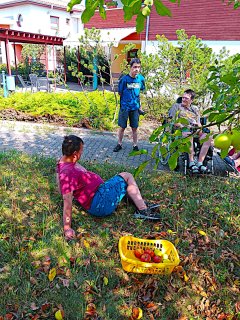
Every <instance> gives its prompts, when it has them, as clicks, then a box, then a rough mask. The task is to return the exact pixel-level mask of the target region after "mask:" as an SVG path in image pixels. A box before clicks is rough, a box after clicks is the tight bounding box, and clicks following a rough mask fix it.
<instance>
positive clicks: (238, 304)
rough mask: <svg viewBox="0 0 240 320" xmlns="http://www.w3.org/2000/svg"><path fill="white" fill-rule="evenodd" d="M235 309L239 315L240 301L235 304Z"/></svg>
mask: <svg viewBox="0 0 240 320" xmlns="http://www.w3.org/2000/svg"><path fill="white" fill-rule="evenodd" d="M235 309H236V312H237V313H238V312H240V301H238V302H236V303H235Z"/></svg>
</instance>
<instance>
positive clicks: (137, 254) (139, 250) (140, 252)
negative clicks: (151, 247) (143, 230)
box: [134, 248, 144, 259]
mask: <svg viewBox="0 0 240 320" xmlns="http://www.w3.org/2000/svg"><path fill="white" fill-rule="evenodd" d="M142 254H144V251H143V249H140V248H138V249H136V250H134V255H135V257H136V258H138V259H140V257H141V255H142Z"/></svg>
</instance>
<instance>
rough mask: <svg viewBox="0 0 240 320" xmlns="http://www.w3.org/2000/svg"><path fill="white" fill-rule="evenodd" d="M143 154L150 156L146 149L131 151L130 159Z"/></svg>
mask: <svg viewBox="0 0 240 320" xmlns="http://www.w3.org/2000/svg"><path fill="white" fill-rule="evenodd" d="M141 154H148V151H147V150H146V149H141V150H139V151H131V152H129V154H128V155H129V157H133V156H139V155H141Z"/></svg>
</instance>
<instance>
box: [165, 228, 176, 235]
mask: <svg viewBox="0 0 240 320" xmlns="http://www.w3.org/2000/svg"><path fill="white" fill-rule="evenodd" d="M167 233H169V234H176V233H177V232H176V231H172V230H171V229H168V231H167Z"/></svg>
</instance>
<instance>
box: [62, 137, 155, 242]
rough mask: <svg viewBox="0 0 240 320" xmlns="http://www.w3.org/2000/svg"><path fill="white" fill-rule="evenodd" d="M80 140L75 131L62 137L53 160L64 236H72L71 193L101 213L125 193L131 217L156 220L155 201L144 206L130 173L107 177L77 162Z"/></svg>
mask: <svg viewBox="0 0 240 320" xmlns="http://www.w3.org/2000/svg"><path fill="white" fill-rule="evenodd" d="M83 145H84V143H83V140H82V139H81V138H79V137H77V136H75V135H69V136H66V137H65V138H64V141H63V143H62V154H63V156H62V158H61V159H60V160H59V161H58V163H57V180H58V183H59V189H60V191H61V194H62V196H63V229H64V234H65V238H66V239H67V240H70V239H73V238H74V237H75V231H74V230H73V229H72V228H71V225H72V199H73V197H74V198H75V199H76V200H77V201H78V202H79V203H80V205H81V206H82V207H83V208H84V209H85V210H86V211H87V212H88V213H90V214H91V215H93V216H95V217H104V216H108V215H110V214H112V213H113V212H114V211H115V209H116V208H117V206H118V204H119V203H120V201H121V200H122V198H123V197H124V196H125V195H126V194H127V195H128V196H129V197H130V199H131V200H132V201H133V203H134V204H135V206H136V208H137V209H136V211H135V213H134V217H135V218H140V219H148V220H159V219H160V216H159V215H158V214H156V213H155V212H154V208H156V207H157V205H152V206H147V204H146V203H145V202H144V200H143V198H142V196H141V193H140V191H139V188H138V186H137V183H136V181H135V179H134V178H133V176H132V174H131V173H128V172H121V173H119V174H117V175H116V176H114V177H112V178H110V179H109V180H107V181H105V182H104V181H103V179H102V178H101V177H100V176H99V175H97V174H96V173H94V172H91V171H88V170H87V169H85V168H84V167H83V166H81V165H80V164H79V163H77V162H78V160H79V159H80V158H81V155H82V153H83Z"/></svg>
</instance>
